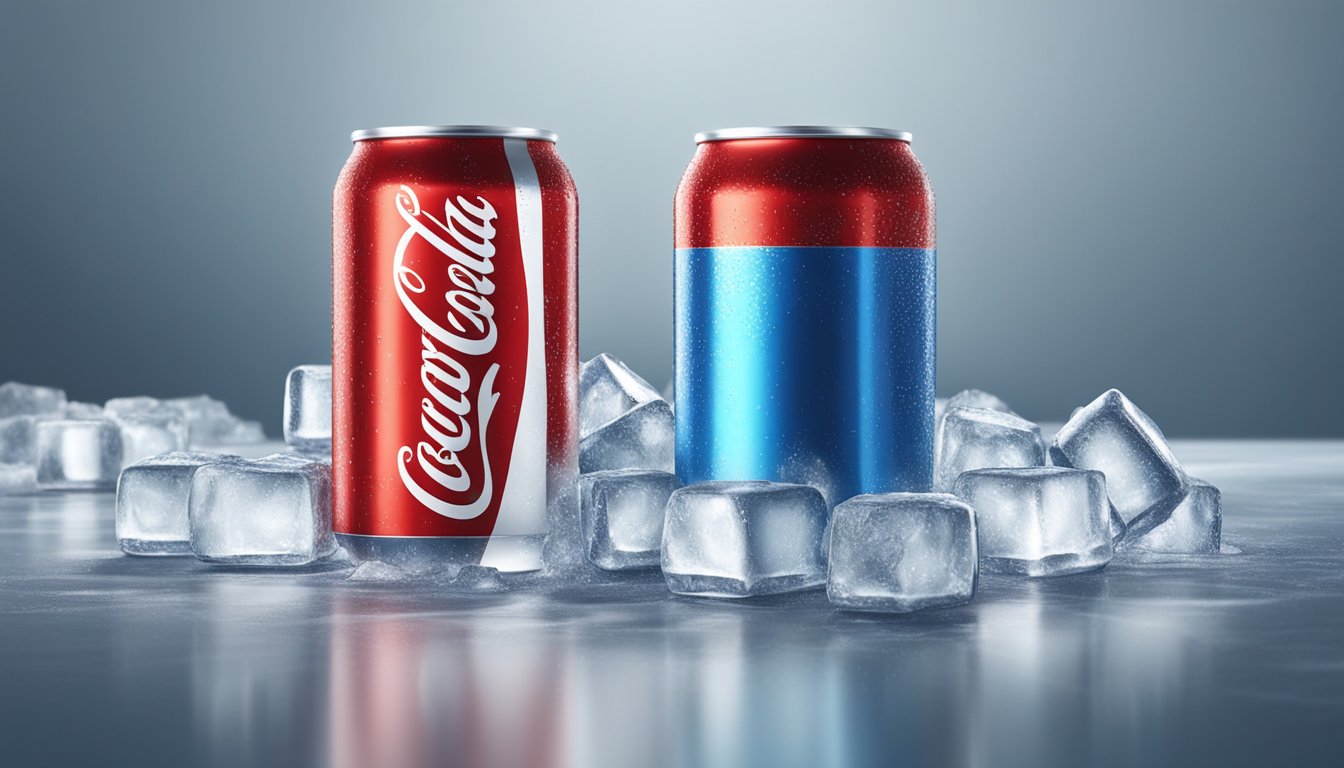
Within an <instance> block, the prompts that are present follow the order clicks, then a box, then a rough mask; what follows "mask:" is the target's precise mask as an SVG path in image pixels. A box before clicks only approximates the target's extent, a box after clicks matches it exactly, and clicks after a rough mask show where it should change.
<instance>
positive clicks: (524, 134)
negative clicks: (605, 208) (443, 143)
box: [350, 125, 558, 144]
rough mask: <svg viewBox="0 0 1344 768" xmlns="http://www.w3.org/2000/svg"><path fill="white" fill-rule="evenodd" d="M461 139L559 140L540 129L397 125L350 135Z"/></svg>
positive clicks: (361, 138) (356, 137)
mask: <svg viewBox="0 0 1344 768" xmlns="http://www.w3.org/2000/svg"><path fill="white" fill-rule="evenodd" d="M443 136H447V137H454V138H460V139H530V140H532V141H549V142H551V143H552V144H554V143H555V140H556V138H558V137H557V136H556V135H555V134H554V133H553V132H551V131H543V130H541V129H540V128H512V127H509V126H504V125H395V126H391V127H387V128H366V129H364V130H362V131H355V132H354V133H352V134H350V140H351V141H369V140H371V139H419V138H428V137H443Z"/></svg>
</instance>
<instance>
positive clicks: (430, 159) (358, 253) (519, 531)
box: [332, 125, 578, 571]
mask: <svg viewBox="0 0 1344 768" xmlns="http://www.w3.org/2000/svg"><path fill="white" fill-rule="evenodd" d="M351 139H352V140H353V142H354V145H355V146H354V151H353V152H352V154H351V155H350V159H349V160H348V161H347V162H346V164H345V168H344V169H343V170H342V171H341V175H340V178H339V180H338V181H337V183H336V192H335V200H334V211H333V219H334V226H333V234H332V241H333V247H332V251H333V272H334V280H333V284H334V295H333V301H332V309H333V323H332V325H333V328H332V332H333V339H332V397H333V400H332V420H333V430H332V480H333V520H332V522H333V527H334V528H335V531H336V534H337V536H338V538H339V539H340V541H341V543H342V545H343V546H344V547H345V548H346V549H347V550H348V551H349V552H350V553H351V555H352V556H353V557H354V558H355V559H356V560H382V561H389V562H392V563H395V564H398V565H402V566H404V567H411V568H439V567H450V566H454V565H466V564H479V565H483V566H489V567H494V568H498V569H499V570H501V571H528V570H536V569H538V568H540V567H541V563H542V545H543V541H544V538H545V536H546V533H547V530H548V519H549V515H548V510H551V509H553V508H555V507H556V506H557V505H558V504H560V503H562V500H564V499H567V498H572V494H573V485H574V482H575V480H576V476H577V472H578V461H577V445H578V437H577V436H578V420H577V405H576V403H577V379H578V332H577V324H578V322H577V303H578V277H577V266H578V265H577V255H578V253H577V252H578V197H577V194H576V193H575V189H574V182H573V179H572V178H571V177H570V175H569V171H568V169H567V168H566V167H565V164H564V163H563V162H562V161H561V160H560V156H559V154H557V153H556V150H555V139H556V137H555V134H553V133H551V132H549V131H541V130H535V129H531V128H503V127H496V126H456V125H455V126H411V127H397V128H375V129H372V130H363V131H356V132H355V133H354V134H352V136H351Z"/></svg>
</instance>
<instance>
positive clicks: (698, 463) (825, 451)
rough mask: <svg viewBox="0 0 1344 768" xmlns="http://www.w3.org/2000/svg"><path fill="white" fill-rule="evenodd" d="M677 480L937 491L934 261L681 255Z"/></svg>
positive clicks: (844, 252)
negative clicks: (934, 476) (933, 485)
mask: <svg viewBox="0 0 1344 768" xmlns="http://www.w3.org/2000/svg"><path fill="white" fill-rule="evenodd" d="M675 269H676V272H675V286H676V401H677V402H676V428H677V432H676V441H677V474H678V475H680V476H681V479H682V480H683V481H684V482H686V483H696V482H702V481H706V480H748V479H757V480H775V481H783V482H801V483H810V484H812V485H816V486H817V487H819V488H821V489H822V491H823V492H824V493H825V494H826V496H827V500H828V501H829V502H831V503H832V504H836V503H839V502H841V501H843V500H845V499H847V498H849V497H851V496H855V495H858V494H860V493H881V492H887V491H924V490H928V488H929V486H930V483H931V480H932V474H933V426H934V425H933V397H934V315H935V275H934V273H935V255H934V251H933V249H925V248H867V247H836V248H830V247H773V246H772V247H763V246H742V247H726V248H679V249H677V250H676V268H675Z"/></svg>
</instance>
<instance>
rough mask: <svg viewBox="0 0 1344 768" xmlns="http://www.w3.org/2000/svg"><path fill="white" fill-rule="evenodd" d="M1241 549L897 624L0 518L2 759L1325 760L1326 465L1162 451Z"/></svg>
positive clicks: (1336, 700) (650, 588)
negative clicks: (156, 543) (446, 576)
mask: <svg viewBox="0 0 1344 768" xmlns="http://www.w3.org/2000/svg"><path fill="white" fill-rule="evenodd" d="M1175 448H1176V452H1177V455H1178V456H1179V457H1180V458H1181V459H1182V460H1183V461H1184V462H1185V464H1186V467H1187V469H1188V470H1189V471H1190V473H1191V474H1193V475H1195V476H1198V477H1203V478H1204V479H1206V480H1209V481H1210V482H1213V483H1214V484H1216V485H1218V486H1220V487H1221V488H1222V489H1223V503H1224V516H1225V519H1224V542H1225V543H1226V544H1229V545H1232V547H1234V548H1236V549H1239V550H1240V552H1239V553H1237V554H1224V555H1220V556H1206V557H1190V558H1183V557H1171V556H1168V557H1150V558H1146V559H1137V558H1127V559H1124V560H1119V561H1116V562H1113V563H1112V564H1111V565H1110V566H1109V567H1108V568H1106V569H1105V570H1104V571H1102V572H1099V573H1093V574H1086V575H1080V576H1072V577H1065V578H1058V579H1043V580H1024V579H1018V578H1008V577H986V578H983V579H982V583H981V590H980V592H979V594H978V595H977V597H976V599H975V601H974V602H973V603H971V604H970V605H967V606H963V607H960V608H954V609H948V610H942V611H934V612H927V613H923V614H917V615H912V616H890V617H884V616H873V615H862V614H853V613H845V612H840V611H837V610H834V609H832V608H831V607H830V606H829V605H828V604H827V602H826V599H825V594H824V593H823V592H819V591H813V592H808V593H804V594H799V595H793V596H787V597H777V598H770V599H758V600H752V601H746V602H731V603H730V602H722V601H711V600H694V599H684V598H675V597H672V596H671V595H669V594H668V593H667V591H666V589H665V588H664V586H663V585H662V582H661V581H660V580H659V579H658V577H657V575H656V574H644V575H641V576H637V577H634V578H631V579H629V580H626V581H623V582H617V583H611V582H608V583H590V584H573V585H562V584H550V585H541V584H537V583H535V580H534V581H532V582H527V583H524V584H518V585H514V586H513V587H512V588H511V589H509V590H507V591H503V592H491V593H480V594H463V593H453V592H452V590H451V589H447V588H445V587H444V586H443V585H442V584H438V583H435V582H432V581H431V582H420V583H413V584H405V583H387V582H365V581H353V580H350V579H349V575H350V572H351V566H350V565H349V564H348V563H341V562H335V563H328V564H324V565H322V566H320V567H315V568H308V569H304V570H301V571H298V572H294V571H277V570H270V571H266V570H244V569H236V568H235V569H221V568H217V567H211V566H207V565H205V564H202V563H199V562H197V561H195V560H194V559H191V558H185V559H184V558H173V559H143V558H131V557H126V556H123V555H122V554H121V553H120V551H119V550H118V549H117V547H116V542H115V537H114V535H113V497H112V495H111V494H108V493H103V494H91V493H65V494H42V495H32V496H17V497H0V681H3V686H4V694H3V696H0V702H2V703H0V737H2V738H0V765H13V766H27V765H44V764H70V765H99V764H111V765H123V764H124V765H140V766H153V765H172V766H181V765H220V766H240V765H291V766H294V765H336V766H400V765H504V766H528V765H556V766H562V765H574V766H621V767H622V768H634V767H635V766H645V765H670V766H688V767H689V766H718V765H726V766H771V767H775V766H793V765H798V766H820V765H866V764H874V765H1030V766H1041V765H1069V766H1081V765H1111V764H1115V765H1136V764H1142V765H1233V764H1248V765H1265V764H1273V765H1300V764H1332V765H1338V764H1340V763H1339V762H1338V761H1339V760H1340V759H1341V758H1340V757H1339V755H1340V754H1341V750H1344V568H1341V566H1342V565H1344V442H1250V441H1221V442H1192V441H1177V442H1176V444H1175Z"/></svg>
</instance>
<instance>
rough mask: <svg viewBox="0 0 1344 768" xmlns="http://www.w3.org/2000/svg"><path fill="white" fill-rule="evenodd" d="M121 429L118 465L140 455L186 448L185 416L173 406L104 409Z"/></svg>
mask: <svg viewBox="0 0 1344 768" xmlns="http://www.w3.org/2000/svg"><path fill="white" fill-rule="evenodd" d="M108 412H109V413H111V414H113V415H112V420H113V421H114V422H116V425H117V428H118V429H120V430H121V446H122V455H121V461H122V466H130V465H131V464H134V463H136V462H138V461H140V460H141V459H147V458H149V457H151V456H158V455H159V454H163V453H170V452H173V451H185V450H186V449H187V420H186V419H185V418H184V417H183V416H182V412H181V411H178V410H177V409H176V408H170V407H168V406H164V405H158V406H155V407H153V408H145V409H142V410H131V411H117V412H113V411H111V410H109V411H108Z"/></svg>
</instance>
